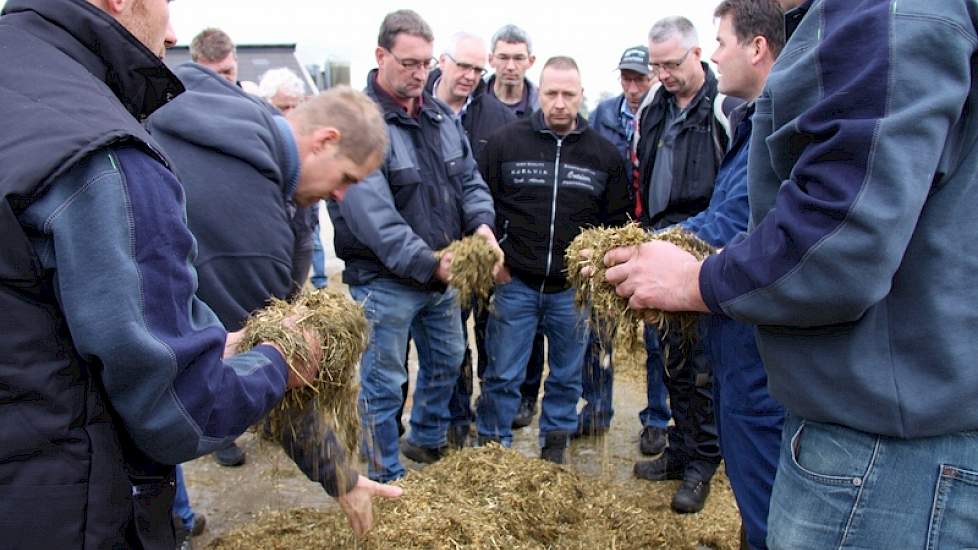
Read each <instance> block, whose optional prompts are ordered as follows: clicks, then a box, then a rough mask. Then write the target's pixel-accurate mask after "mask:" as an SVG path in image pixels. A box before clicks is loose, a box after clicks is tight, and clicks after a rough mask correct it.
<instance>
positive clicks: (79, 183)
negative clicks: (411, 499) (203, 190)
mask: <svg viewBox="0 0 978 550" xmlns="http://www.w3.org/2000/svg"><path fill="white" fill-rule="evenodd" d="M0 50H2V51H3V52H4V55H3V56H2V57H0V82H2V83H3V84H2V85H0V120H3V121H4V125H5V131H4V132H2V133H0V197H2V200H0V227H2V229H3V232H2V234H3V246H2V248H0V312H2V313H0V334H2V335H3V336H2V338H0V441H2V444H0V541H3V542H2V543H0V544H2V546H4V547H5V548H59V549H60V548H139V547H149V548H166V549H167V550H169V549H170V548H173V544H174V542H173V529H172V522H171V518H170V505H171V500H172V499H171V497H172V492H173V481H172V467H170V466H167V464H174V463H178V462H183V461H186V460H190V459H192V458H194V457H196V456H200V455H202V454H206V453H208V452H211V451H213V450H214V449H217V448H220V447H222V446H224V445H226V444H227V442H229V441H230V440H231V439H232V438H233V437H235V436H237V435H238V434H240V433H241V432H242V431H243V430H244V429H245V428H246V427H247V426H248V425H250V424H251V423H253V422H255V421H257V420H258V419H259V418H260V417H261V416H262V415H263V414H264V413H265V412H266V411H267V410H268V409H269V408H270V407H272V406H273V405H274V404H275V403H277V402H278V401H279V400H280V399H281V397H282V395H283V393H284V390H285V383H286V377H287V367H286V365H285V363H284V361H283V360H282V357H281V356H280V355H279V354H278V352H276V351H275V350H274V349H271V348H267V347H264V346H259V347H258V348H256V349H255V351H253V352H251V353H248V354H242V355H239V356H237V357H234V358H231V359H229V360H228V361H222V354H223V351H224V343H225V336H226V335H225V332H224V329H223V328H222V327H221V325H220V323H219V322H218V320H217V318H216V317H215V316H214V314H213V313H212V312H211V311H210V310H209V309H208V308H207V307H206V306H204V304H203V303H202V302H200V301H199V300H196V299H195V298H194V289H195V283H196V275H195V274H194V271H193V268H192V266H191V265H190V263H189V262H190V259H191V258H192V257H193V239H192V237H191V235H190V232H189V231H188V230H187V227H186V224H185V221H184V211H183V202H182V190H181V188H180V185H179V183H178V182H177V180H176V179H175V178H174V176H173V174H172V173H171V172H170V171H169V170H168V163H167V161H166V159H165V156H164V155H163V154H162V153H161V152H160V150H159V148H158V146H157V145H156V144H155V143H154V142H153V140H152V139H151V138H150V137H149V135H148V134H146V132H145V131H144V130H143V129H142V127H141V126H140V124H139V122H138V121H139V120H142V119H144V118H145V117H146V116H148V115H149V114H151V113H152V112H153V111H154V110H155V109H156V108H158V107H159V106H160V105H162V104H163V103H165V102H166V101H168V100H169V99H170V98H172V97H173V96H175V95H176V94H178V93H180V92H181V91H182V86H181V85H180V83H179V81H178V80H177V79H176V78H175V77H174V76H173V75H172V73H170V72H169V71H168V70H167V69H166V67H165V66H164V65H163V63H162V62H161V61H160V60H159V59H157V58H156V57H155V56H154V55H153V53H152V52H150V51H149V50H147V49H146V48H145V47H144V46H143V45H142V44H141V43H139V42H138V41H137V40H136V39H135V38H134V37H133V36H132V35H131V34H130V33H129V32H128V31H126V30H125V29H124V28H123V27H121V26H120V25H119V24H118V22H116V21H115V20H114V19H113V18H111V17H109V16H108V15H107V14H105V13H104V12H102V11H101V10H99V9H98V8H96V7H94V6H93V5H91V4H89V3H87V2H81V1H71V0H31V1H30V2H28V1H26V0H10V1H8V2H7V4H6V6H5V8H4V15H3V17H0ZM242 404H246V406H243V405H242Z"/></svg>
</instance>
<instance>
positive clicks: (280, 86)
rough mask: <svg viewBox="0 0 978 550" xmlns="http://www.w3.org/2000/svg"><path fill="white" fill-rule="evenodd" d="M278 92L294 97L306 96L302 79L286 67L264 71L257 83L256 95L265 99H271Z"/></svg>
mask: <svg viewBox="0 0 978 550" xmlns="http://www.w3.org/2000/svg"><path fill="white" fill-rule="evenodd" d="M279 90H282V91H283V92H285V93H286V94H287V95H291V96H296V97H302V96H304V95H306V87H305V85H304V84H303V83H302V79H301V78H299V76H298V75H296V74H295V73H294V72H292V71H291V70H289V69H287V68H286V67H281V68H279V69H270V70H268V71H265V74H263V75H261V80H260V81H259V82H258V94H259V95H260V96H262V97H264V98H265V99H271V98H272V96H274V95H275V94H277V93H278V92H279Z"/></svg>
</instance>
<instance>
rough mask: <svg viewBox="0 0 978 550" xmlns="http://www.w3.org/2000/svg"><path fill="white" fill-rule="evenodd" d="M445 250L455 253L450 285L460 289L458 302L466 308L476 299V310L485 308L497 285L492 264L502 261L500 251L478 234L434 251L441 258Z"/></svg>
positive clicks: (453, 254)
mask: <svg viewBox="0 0 978 550" xmlns="http://www.w3.org/2000/svg"><path fill="white" fill-rule="evenodd" d="M446 253H451V254H452V278H451V280H450V281H449V282H448V284H450V285H451V286H453V287H455V288H456V289H458V303H459V304H460V305H461V306H462V307H463V308H467V307H471V306H472V300H473V298H474V299H475V300H476V304H475V308H476V309H481V308H483V307H485V305H486V304H488V303H489V295H490V294H491V293H492V287H493V285H494V284H495V282H494V281H493V279H492V266H494V265H495V264H496V262H498V261H499V253H498V252H497V251H496V249H495V248H493V247H492V246H491V245H490V244H489V241H487V240H486V239H485V238H484V237H481V236H479V235H469V236H468V237H465V238H464V239H461V240H458V241H454V242H452V243H451V244H449V245H448V246H446V247H445V248H443V249H441V250H439V251H438V252H435V257H436V258H438V259H439V260H440V259H441V257H442V256H444V255H445V254H446Z"/></svg>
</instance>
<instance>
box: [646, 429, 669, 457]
mask: <svg viewBox="0 0 978 550" xmlns="http://www.w3.org/2000/svg"><path fill="white" fill-rule="evenodd" d="M668 439H669V438H668V437H667V432H666V429H665V428H656V427H655V426H646V427H644V428H642V435H640V436H639V438H638V449H639V450H640V451H642V454H643V455H647V456H652V455H657V454H659V453H661V452H662V451H664V450H665V448H666V444H668V443H669V441H668Z"/></svg>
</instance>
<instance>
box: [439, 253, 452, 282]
mask: <svg viewBox="0 0 978 550" xmlns="http://www.w3.org/2000/svg"><path fill="white" fill-rule="evenodd" d="M454 259H455V255H454V254H452V253H451V252H445V253H444V254H442V256H441V258H439V259H438V267H437V268H435V278H436V279H438V280H439V281H441V282H443V283H445V284H446V285H447V284H449V283H450V282H451V280H452V260H454Z"/></svg>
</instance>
